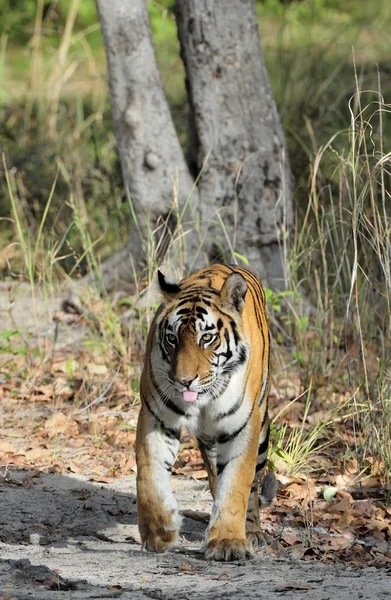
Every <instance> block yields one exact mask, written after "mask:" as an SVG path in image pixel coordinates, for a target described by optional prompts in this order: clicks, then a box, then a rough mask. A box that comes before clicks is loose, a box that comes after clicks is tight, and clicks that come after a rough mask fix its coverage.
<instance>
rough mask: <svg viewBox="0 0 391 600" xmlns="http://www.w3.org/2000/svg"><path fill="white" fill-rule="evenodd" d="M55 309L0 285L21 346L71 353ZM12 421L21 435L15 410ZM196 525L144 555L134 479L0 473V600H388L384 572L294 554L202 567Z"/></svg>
mask: <svg viewBox="0 0 391 600" xmlns="http://www.w3.org/2000/svg"><path fill="white" fill-rule="evenodd" d="M15 290H17V291H16V292H15ZM14 292H15V293H14ZM60 300H61V298H60V297H59V296H56V297H53V298H50V299H45V298H44V297H43V296H42V297H41V296H39V295H38V296H37V297H36V298H35V299H34V298H32V296H31V293H30V290H29V288H28V286H23V285H17V286H15V287H12V286H11V287H10V286H9V284H5V283H3V284H0V330H3V329H6V328H9V329H12V330H13V329H17V330H19V329H20V330H22V335H27V336H28V339H29V342H30V343H31V344H34V339H35V336H36V335H37V336H39V338H40V340H42V337H43V336H45V337H46V338H47V340H48V344H49V345H50V343H51V340H53V339H56V346H57V345H59V346H60V347H69V346H72V345H74V344H75V345H77V344H79V343H80V340H81V339H82V337H83V335H84V333H85V332H84V330H83V327H84V325H82V324H77V325H76V326H75V327H73V328H72V327H68V326H67V325H66V324H64V323H61V322H60V323H59V324H57V325H56V324H55V322H53V319H52V315H53V313H54V312H56V310H58V308H59V305H60ZM33 302H34V309H33V307H32V303H33ZM37 322H39V327H38V331H37V327H36V324H37ZM56 327H57V331H56ZM11 358H12V357H11ZM0 376H1V368H0ZM38 404H39V403H37V405H38ZM10 406H11V410H13V408H12V407H13V405H12V403H11V404H10ZM57 410H58V407H57ZM7 414H8V413H7ZM34 414H35V413H31V415H30V413H29V419H30V420H31V419H34V418H35V417H34ZM35 416H36V417H37V415H35ZM8 418H9V417H8ZM13 418H15V419H16V422H17V423H18V424H19V427H20V428H21V429H24V430H25V431H26V429H25V425H24V421H23V419H25V418H26V415H24V416H23V410H22V407H21V406H19V405H18V406H17V407H16V409H15V416H14V417H13ZM37 418H38V417H37ZM10 439H11V438H10ZM61 439H62V438H58V442H57V443H58V444H59V446H58V454H59V456H60V455H61V452H62V451H63V450H64V448H63V447H62V445H61V444H63V442H61ZM22 441H23V440H22ZM106 452H108V450H107V451H106ZM4 464H6V463H4V462H3V465H4ZM64 464H65V467H64V468H66V461H65V463H64ZM84 472H86V471H85V465H84ZM173 485H174V488H175V494H176V496H177V498H178V500H179V502H180V507H181V509H182V510H191V511H193V512H194V511H198V512H199V513H205V512H209V511H210V506H211V502H210V496H209V494H208V493H207V492H206V485H205V482H204V481H195V480H191V479H184V478H180V477H175V478H173ZM193 517H194V515H193ZM205 526H206V525H205V522H200V521H199V520H196V519H194V518H188V517H187V518H185V519H184V522H183V528H182V535H181V538H180V540H179V542H178V544H177V546H176V547H175V549H174V550H173V551H171V552H169V553H167V554H164V555H154V554H148V553H145V552H143V551H142V550H141V546H140V543H139V535H138V530H137V515H136V505H135V476H134V475H133V476H130V477H125V478H124V477H123V478H120V479H118V480H116V481H115V482H114V483H110V484H104V485H102V484H99V483H93V482H91V481H89V480H88V478H87V477H86V476H85V475H74V474H72V475H63V474H43V473H41V472H39V471H37V470H28V469H24V470H23V469H19V470H18V469H17V468H16V467H14V466H13V467H11V468H7V467H6V466H2V467H1V468H0V600H27V599H29V600H32V599H33V600H54V599H56V600H57V599H60V598H61V599H62V598H65V599H66V600H85V599H87V600H88V599H91V600H92V599H93V598H101V599H109V598H119V599H120V600H127V599H134V600H142V599H148V598H154V599H156V598H159V599H164V600H170V599H171V598H173V599H174V598H175V600H182V599H187V598H189V599H204V598H206V599H209V598H210V599H214V598H217V599H218V598H233V599H234V598H238V599H240V600H244V599H246V598H249V599H250V598H251V599H255V598H262V600H269V599H272V598H282V597H283V598H294V599H296V600H299V599H302V598H311V600H328V599H330V600H331V599H332V600H334V599H338V600H358V599H359V598H367V599H372V598H374V599H375V598H376V600H382V599H385V598H389V599H391V570H390V569H389V568H388V569H387V568H383V569H376V568H375V567H369V568H367V569H365V568H364V569H359V568H354V567H351V566H350V567H346V566H344V565H343V564H338V563H337V564H333V565H322V564H320V563H319V562H305V561H303V560H292V554H293V555H294V552H293V553H292V552H291V553H290V558H287V556H286V555H285V556H284V555H283V553H282V551H280V550H279V549H277V551H273V550H271V549H270V548H268V550H266V551H265V550H263V551H260V552H258V553H257V554H256V556H255V558H254V559H253V560H251V561H249V562H247V563H243V564H239V563H234V564H221V563H209V562H206V561H205V560H204V559H203V556H202V554H201V553H200V542H201V539H202V537H203V532H204V529H205ZM281 527H283V525H281ZM273 535H274V537H275V533H274V534H273ZM300 556H303V555H302V554H301V555H300Z"/></svg>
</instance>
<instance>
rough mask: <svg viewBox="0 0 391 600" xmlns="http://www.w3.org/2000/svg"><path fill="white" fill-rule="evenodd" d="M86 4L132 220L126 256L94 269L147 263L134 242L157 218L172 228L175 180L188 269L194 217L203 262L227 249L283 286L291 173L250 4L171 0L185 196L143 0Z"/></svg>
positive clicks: (243, 0)
mask: <svg viewBox="0 0 391 600" xmlns="http://www.w3.org/2000/svg"><path fill="white" fill-rule="evenodd" d="M97 6H98V11H99V17H100V21H101V25H102V30H103V36H104V41H105V47H106V53H107V61H108V70H109V83H110V92H111V103H112V111H113V121H114V128H115V134H116V139H117V144H118V152H119V156H120V160H121V167H122V172H123V176H124V181H125V184H126V187H127V189H128V191H129V193H130V197H131V200H132V203H133V206H134V213H135V216H136V220H137V223H138V225H137V226H135V223H132V225H131V232H130V238H129V244H128V246H127V248H126V249H125V250H122V254H121V252H120V253H119V254H118V255H114V257H113V258H112V259H110V261H111V262H110V261H109V262H108V263H107V264H106V265H104V267H103V268H104V269H105V268H106V267H107V265H108V268H107V269H106V271H108V276H110V273H111V272H112V271H113V265H117V267H119V271H120V275H121V276H122V277H126V275H125V272H124V266H125V264H126V262H127V261H125V260H124V256H125V255H126V253H129V252H131V254H132V257H133V263H134V264H135V267H136V269H139V267H140V266H141V265H142V264H143V262H144V263H145V258H146V257H145V256H144V253H145V246H143V241H142V240H143V239H148V238H149V237H150V231H151V230H152V229H155V228H156V227H158V226H159V223H160V222H162V221H171V223H172V222H173V221H174V222H175V219H172V218H171V219H170V217H169V215H171V214H172V213H171V211H172V201H173V187H174V186H173V180H175V179H177V180H178V205H179V207H184V206H186V203H187V200H188V198H189V196H190V195H191V201H190V203H189V205H190V206H191V208H192V210H193V212H192V214H191V215H190V216H189V217H188V220H189V222H190V229H191V230H192V231H191V233H190V235H188V236H187V237H186V238H185V239H187V241H188V257H189V260H188V264H191V263H192V261H193V263H194V262H195V264H196V266H198V265H199V264H200V262H201V261H194V257H195V255H196V254H197V248H199V246H200V241H199V239H196V236H195V234H194V230H195V227H194V219H196V215H195V213H197V214H198V215H199V222H200V224H201V225H200V234H201V237H203V238H204V247H205V249H206V251H207V254H208V256H209V260H213V259H216V258H219V259H220V260H221V258H223V259H224V258H225V260H227V261H228V262H232V258H233V257H232V250H234V251H236V252H238V253H240V254H242V255H244V256H246V257H247V258H248V260H249V262H250V265H251V267H252V268H253V269H254V270H255V271H257V272H258V274H259V275H260V276H261V277H262V278H263V279H264V281H265V283H267V284H268V285H271V286H274V287H278V288H281V287H284V275H283V258H282V254H281V246H280V242H281V239H282V237H283V235H284V232H287V231H288V230H289V227H290V225H291V223H292V200H291V195H290V189H291V185H290V183H291V182H290V170H289V164H288V159H287V156H286V152H285V144H284V138H283V134H282V130H281V125H280V122H279V117H278V113H277V110H276V106H275V103H274V100H273V97H272V94H271V90H270V84H269V80H268V76H267V72H266V69H265V65H264V61H263V56H262V52H261V49H260V41H259V32H258V25H257V18H256V13H255V7H254V0H197V1H196V2H195V1H194V0H176V9H175V10H176V18H177V25H178V35H179V39H180V43H181V53H182V58H183V61H184V65H185V70H186V76H187V90H188V97H189V105H190V113H191V115H190V116H191V119H190V120H191V123H192V124H193V129H194V131H193V134H194V135H193V138H194V140H195V149H196V162H197V170H198V172H201V176H200V178H199V179H198V180H197V188H196V189H195V190H194V189H193V185H194V182H193V180H192V178H191V176H190V173H189V170H188V167H187V165H186V161H185V158H184V155H183V152H182V150H181V147H180V145H179V141H178V138H177V135H176V132H175V128H174V125H173V122H172V118H171V115H170V111H169V108H168V105H167V101H166V98H165V95H164V92H163V87H162V83H161V80H160V76H159V73H158V69H157V66H156V61H155V55H154V49H153V42H152V35H151V30H150V25H149V20H148V13H147V7H146V0H110V1H108V0H97ZM185 221H186V219H185ZM191 223H193V224H192V225H191ZM222 224H223V225H222ZM174 226H175V224H174ZM185 228H186V226H185ZM162 250H164V248H162ZM124 252H125V255H124ZM118 257H119V258H118ZM128 264H129V266H130V264H131V261H130V259H129V263H128ZM114 270H115V269H114ZM106 285H107V280H106Z"/></svg>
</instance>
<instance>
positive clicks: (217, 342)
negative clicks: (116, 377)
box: [156, 271, 248, 402]
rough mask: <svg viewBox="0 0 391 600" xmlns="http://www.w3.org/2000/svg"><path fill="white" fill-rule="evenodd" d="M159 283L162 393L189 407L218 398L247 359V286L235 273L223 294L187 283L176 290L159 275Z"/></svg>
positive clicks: (224, 285) (157, 340)
mask: <svg viewBox="0 0 391 600" xmlns="http://www.w3.org/2000/svg"><path fill="white" fill-rule="evenodd" d="M158 277H159V285H160V288H161V291H162V293H163V295H164V299H165V304H164V307H163V308H162V310H161V312H160V314H159V316H158V319H157V326H156V342H157V344H158V346H159V351H160V357H161V362H160V365H159V369H158V373H159V374H160V375H159V376H158V379H159V380H160V387H162V386H163V384H164V389H165V390H166V391H167V390H168V389H169V391H170V395H172V396H174V398H175V399H179V400H183V401H184V402H196V401H200V400H210V399H211V398H215V397H217V396H219V395H220V394H221V393H222V392H223V391H224V389H225V388H226V387H227V385H228V383H229V381H230V379H231V377H232V375H233V374H234V373H235V371H236V370H237V369H239V368H240V366H241V365H243V364H244V363H245V362H246V360H247V357H248V345H247V344H246V341H245V340H244V338H243V331H242V313H243V308H244V302H245V295H246V292H247V283H246V280H245V279H244V277H243V276H242V275H240V274H239V273H232V274H230V275H229V276H228V277H227V278H226V279H225V281H224V283H223V285H222V287H221V289H220V290H219V289H215V288H213V287H208V286H200V285H197V284H195V285H194V284H193V285H186V280H185V281H184V282H182V285H177V284H171V283H168V282H167V281H166V279H165V277H164V275H162V273H160V271H159V272H158ZM167 386H168V387H167Z"/></svg>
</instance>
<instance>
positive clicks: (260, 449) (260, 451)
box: [258, 429, 269, 456]
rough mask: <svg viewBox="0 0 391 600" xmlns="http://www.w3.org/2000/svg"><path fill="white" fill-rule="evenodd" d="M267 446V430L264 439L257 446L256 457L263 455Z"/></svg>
mask: <svg viewBox="0 0 391 600" xmlns="http://www.w3.org/2000/svg"><path fill="white" fill-rule="evenodd" d="M268 445H269V429H268V431H267V434H266V437H265V439H264V440H263V442H261V443H260V444H259V446H258V456H261V454H264V453H265V452H266V450H267V447H268Z"/></svg>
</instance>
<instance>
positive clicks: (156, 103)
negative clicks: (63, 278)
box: [97, 0, 198, 283]
mask: <svg viewBox="0 0 391 600" xmlns="http://www.w3.org/2000/svg"><path fill="white" fill-rule="evenodd" d="M97 6H98V12H99V18H100V23H101V26H102V31H103V38H104V43H105V48H106V56H107V62H108V75H109V84H110V94H111V108H112V114H113V123H114V130H115V135H116V140H117V146H118V153H119V157H120V161H121V168H122V173H123V177H124V182H125V187H126V190H127V192H128V193H129V195H130V201H131V203H132V207H133V211H134V219H132V223H131V231H130V239H129V243H128V244H127V248H128V249H129V250H127V249H126V248H125V249H122V251H120V254H119V257H120V260H117V259H116V258H114V260H112V261H111V263H110V266H111V265H116V267H117V268H118V269H119V272H120V275H121V276H122V277H123V278H125V279H126V278H127V275H128V276H131V275H132V274H133V273H134V272H135V271H136V272H139V270H140V268H141V267H144V268H145V265H146V263H147V264H149V266H150V265H151V263H150V259H151V258H153V256H148V254H154V255H155V258H159V255H160V257H161V255H163V254H164V251H165V246H166V243H167V237H169V236H167V235H163V236H162V233H165V234H167V226H168V229H171V230H173V229H175V227H176V224H177V214H176V213H178V212H180V211H181V210H182V209H183V208H184V207H185V206H186V203H187V204H188V205H189V207H191V209H192V211H190V210H187V211H186V214H185V215H184V216H182V218H181V226H182V228H183V229H185V230H186V229H189V226H190V229H191V230H192V231H193V232H194V223H193V222H192V219H193V218H194V215H195V214H196V212H197V208H198V191H197V190H196V189H193V180H192V178H191V176H190V173H189V170H188V167H187V165H186V162H185V159H184V155H183V152H182V149H181V146H180V144H179V141H178V137H177V134H176V131H175V128H174V124H173V121H172V118H171V113H170V110H169V107H168V103H167V100H166V97H165V94H164V91H163V86H162V83H161V79H160V75H159V72H158V69H157V66H156V60H155V54H154V48H153V42H152V34H151V29H150V24H149V16H148V11H147V6H146V2H145V0H110V1H107V0H97ZM190 197H191V198H190ZM189 198H190V202H187V201H188V199H189ZM174 199H176V200H177V211H175V210H173V205H174V204H175V202H174ZM190 213H191V214H190ZM188 221H190V223H189V222H188ZM152 240H154V242H153V243H154V244H155V248H156V245H157V246H158V250H157V252H154V251H153V250H151V241H152ZM187 240H188V244H187V246H188V248H190V254H191V255H192V256H193V257H194V252H195V251H196V248H197V247H198V243H197V240H196V239H195V236H194V235H193V234H192V233H191V234H190V235H188V236H187ZM130 250H131V255H132V259H133V265H132V262H131V260H130V257H129V251H130ZM121 253H122V254H121ZM125 256H128V260H126V261H125V263H124V262H123V260H122V257H125ZM106 271H110V268H109V269H106ZM108 276H109V277H110V274H108ZM106 280H107V277H106V276H105V283H106Z"/></svg>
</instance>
